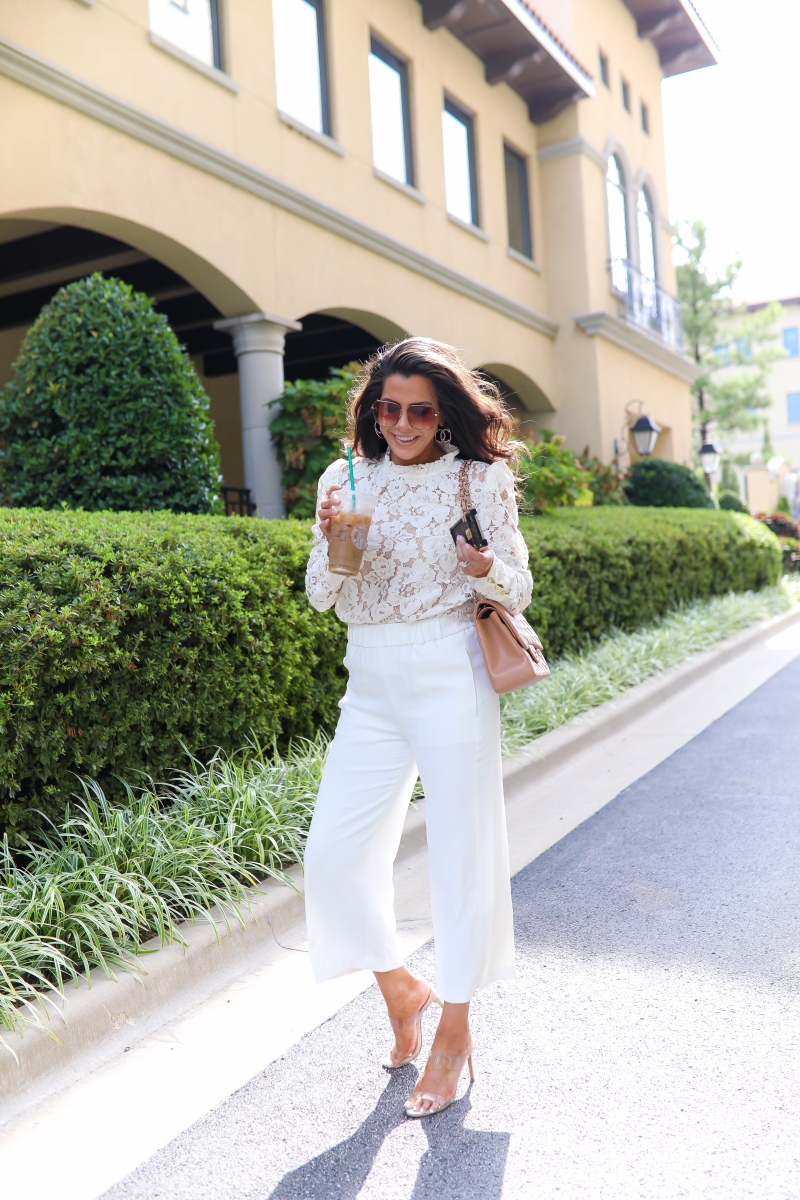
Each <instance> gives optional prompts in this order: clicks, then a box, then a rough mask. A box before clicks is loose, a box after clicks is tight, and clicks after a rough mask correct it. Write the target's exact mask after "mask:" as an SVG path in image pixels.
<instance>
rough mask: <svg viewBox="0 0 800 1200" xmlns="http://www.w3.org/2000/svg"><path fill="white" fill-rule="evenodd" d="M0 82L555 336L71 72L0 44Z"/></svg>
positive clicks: (493, 296) (541, 321)
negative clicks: (33, 92)
mask: <svg viewBox="0 0 800 1200" xmlns="http://www.w3.org/2000/svg"><path fill="white" fill-rule="evenodd" d="M0 74H3V75H6V76H8V77H9V78H10V79H14V80H16V81H17V82H18V83H22V84H25V85H26V86H27V87H30V88H33V89H34V90H36V91H38V92H41V93H42V94H43V95H45V96H49V97H51V98H52V99H54V100H58V101H60V102H61V103H62V104H66V105H69V107H70V108H74V109H77V110H78V111H79V112H82V113H85V114H86V115H87V116H90V117H93V118H94V119H95V120H97V121H102V122H103V124H105V125H110V126H111V127H112V128H114V129H117V130H119V131H120V132H122V133H125V134H127V135H128V136H129V137H133V138H136V139H137V140H138V141H140V142H144V143H145V144H147V145H149V146H153V147H154V148H155V149H157V150H161V151H163V152H164V153H165V154H169V155H171V156H172V157H173V158H177V159H179V160H180V161H181V162H185V163H188V164H189V165H190V166H193V167H196V168H197V169H198V170H201V171H204V172H206V174H209V175H213V176H215V177H216V178H217V179H222V180H224V181H225V182H226V183H230V184H232V185H233V186H234V187H238V188H241V189H242V190H243V191H246V192H250V193H251V194H252V195H254V196H258V197H260V198H261V199H262V200H267V201H269V203H271V204H275V205H276V206H277V207H279V208H282V209H284V210H285V211H286V212H290V213H293V214H294V215H295V216H298V217H302V218H303V219H304V220H306V221H310V222H311V223H312V224H314V225H317V226H318V227H320V228H321V229H326V230H328V231H329V232H330V233H334V234H337V235H338V236H339V237H343V238H346V239H347V240H348V241H350V242H353V243H354V244H355V245H357V246H361V247H362V248H364V249H366V250H370V251H372V253H374V254H379V255H380V256H381V257H383V258H385V259H388V260H389V261H390V262H394V263H397V264H399V265H400V266H402V267H405V268H406V269H407V270H409V271H414V272H415V273H416V274H418V275H422V276H424V277H425V278H426V279H430V280H431V281H432V282H434V283H438V284H440V285H441V286H442V287H445V288H448V289H449V290H450V291H453V292H458V293H459V294H460V295H462V296H466V297H467V299H469V300H474V301H475V302H476V303H477V304H481V305H483V306H484V307H485V308H491V309H494V311H495V312H499V313H501V314H502V315H503V316H505V317H508V318H510V319H511V320H512V321H517V322H519V323H520V324H521V325H526V326H527V327H528V328H529V329H535V330H536V332H537V333H541V334H543V335H544V336H545V337H549V338H554V337H555V335H556V333H557V332H558V325H557V323H556V322H555V321H551V320H550V318H549V317H545V316H544V315H543V314H542V313H538V312H536V311H535V309H532V308H528V307H527V305H525V304H520V303H519V302H518V301H516V300H513V299H512V298H511V297H510V296H505V295H503V293H502V292H497V291H495V290H494V289H493V288H489V287H486V286H485V284H482V283H480V282H479V281H478V280H476V279H472V278H471V277H470V276H468V275H462V273H461V272H460V271H456V270H454V269H453V268H452V267H448V266H446V265H445V264H444V263H442V262H439V261H438V260H437V259H435V258H431V257H429V256H428V255H427V254H423V253H421V252H420V251H419V250H415V249H414V248H413V247H412V246H407V245H406V244H405V243H403V242H401V241H398V240H397V239H396V238H393V237H391V236H390V235H389V234H386V233H383V232H382V231H381V230H379V229H375V228H374V227H373V226H371V225H367V224H366V223H365V222H363V221H359V220H358V219H357V218H356V217H351V216H350V215H349V214H348V213H344V212H342V211H341V210H340V209H337V208H334V207H333V206H332V205H329V204H326V203H325V202H324V201H322V200H318V199H316V197H314V196H310V195H308V193H306V192H303V191H300V189H299V188H295V187H293V186H292V185H291V184H289V183H285V182H284V181H283V180H282V179H277V178H276V177H275V176H274V175H270V174H268V173H267V172H266V171H262V170H260V169H259V168H258V167H255V166H253V165H252V164H250V163H248V162H245V161H244V160H243V159H240V158H237V157H236V156H235V155H233V154H229V153H228V152H227V151H225V150H221V149H220V148H219V147H217V146H214V145H212V144H211V143H210V142H206V141H203V139H202V138H198V137H195V136H194V134H191V133H187V132H186V131H185V130H183V129H179V128H178V127H177V126H175V125H172V124H171V123H170V122H169V121H165V120H163V119H162V118H161V117H157V116H154V115H153V114H152V113H149V112H147V111H146V110H145V109H142V108H139V107H138V105H135V104H131V103H130V102H129V101H127V100H123V99H121V98H120V97H118V96H115V95H113V93H111V92H107V91H105V90H104V89H103V88H100V87H97V86H96V85H95V84H93V83H89V82H88V81H87V80H85V79H82V78H81V77H80V76H78V75H74V74H73V73H72V72H71V71H67V70H65V68H63V67H60V66H58V65H57V64H56V63H52V62H49V61H48V60H47V59H44V58H41V57H40V56H39V55H38V54H34V53H33V52H32V51H31V50H27V49H25V48H24V47H22V46H18V45H16V44H15V43H14V42H11V41H9V40H8V39H7V38H3V37H0Z"/></svg>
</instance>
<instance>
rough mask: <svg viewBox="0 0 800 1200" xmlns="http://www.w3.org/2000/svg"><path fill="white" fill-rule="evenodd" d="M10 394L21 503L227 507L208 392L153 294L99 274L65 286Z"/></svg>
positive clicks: (30, 344)
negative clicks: (222, 496)
mask: <svg viewBox="0 0 800 1200" xmlns="http://www.w3.org/2000/svg"><path fill="white" fill-rule="evenodd" d="M13 370H14V377H13V379H12V380H11V382H10V383H8V384H6V386H5V388H3V390H2V392H0V494H2V500H3V501H4V502H5V503H6V504H8V505H10V506H11V507H14V508H17V507H27V508H34V507H41V508H61V507H63V508H70V509H75V508H83V509H89V510H98V509H116V510H125V509H128V510H134V511H142V510H145V509H172V510H174V511H175V512H188V513H207V512H213V511H216V510H217V509H218V507H219V504H220V501H219V496H218V487H219V482H220V478H221V477H220V469H219V447H218V446H217V443H216V441H215V439H214V433H213V423H212V421H211V418H210V417H209V413H208V397H207V395H206V393H205V392H204V391H203V389H202V387H201V386H200V382H199V380H198V378H197V375H196V373H195V370H194V367H193V366H192V363H191V361H190V359H189V358H188V356H187V355H186V353H185V352H184V350H183V348H182V347H181V345H180V343H179V342H178V339H177V338H176V337H175V334H174V333H173V332H172V330H171V329H170V328H169V325H168V324H167V320H166V317H164V316H162V315H160V314H158V313H156V312H155V311H154V310H153V307H152V305H151V303H150V301H149V300H148V298H147V296H144V295H142V294H141V293H138V292H134V291H133V290H132V289H131V288H130V287H129V286H128V285H127V284H126V283H121V282H120V281H119V280H117V279H104V278H103V276H102V275H100V274H95V275H92V276H90V277H88V278H87V279H81V280H79V281H77V282H76V283H71V284H69V285H68V286H67V287H63V288H61V290H60V291H58V292H57V293H56V295H55V296H54V297H53V299H52V300H51V301H50V302H49V304H46V305H45V306H44V308H43V309H42V311H41V312H40V314H39V316H38V317H37V319H36V321H35V322H34V324H33V325H32V326H31V328H30V329H29V330H28V333H27V334H26V336H25V339H24V341H23V343H22V346H21V348H20V352H19V356H18V358H17V360H16V362H15V363H14V368H13Z"/></svg>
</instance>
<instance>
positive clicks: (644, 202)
mask: <svg viewBox="0 0 800 1200" xmlns="http://www.w3.org/2000/svg"><path fill="white" fill-rule="evenodd" d="M638 228H639V270H640V271H641V272H642V274H643V275H646V276H647V278H648V279H653V280H654V279H655V278H656V227H655V221H654V220H653V205H652V202H651V200H650V196H649V195H648V192H647V188H640V189H639V208H638Z"/></svg>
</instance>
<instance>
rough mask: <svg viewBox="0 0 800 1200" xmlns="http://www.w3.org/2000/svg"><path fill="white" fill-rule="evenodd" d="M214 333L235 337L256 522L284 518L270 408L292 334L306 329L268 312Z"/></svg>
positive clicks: (218, 325)
mask: <svg viewBox="0 0 800 1200" xmlns="http://www.w3.org/2000/svg"><path fill="white" fill-rule="evenodd" d="M214 328H215V329H221V330H223V331H224V332H225V333H229V334H230V335H231V337H232V338H233V352H234V354H235V355H236V358H237V361H238V366H239V408H240V411H241V418H242V451H243V457H244V483H245V487H248V488H249V489H250V498H251V500H253V502H254V503H255V505H256V516H258V517H282V516H283V515H284V512H283V495H282V489H281V468H280V464H279V462H278V459H277V456H276V454H275V447H274V446H273V445H272V440H271V438H270V435H269V426H270V422H271V421H272V418H273V417H274V416H276V415H277V412H278V410H277V408H270V407H269V402H270V400H275V399H276V398H277V397H278V396H280V394H281V392H282V391H283V348H284V344H285V341H286V332H287V330H289V329H302V325H301V324H300V322H299V321H289V320H287V319H286V318H285V317H274V316H272V315H271V314H270V313H262V312H256V313H247V315H246V316H243V317H228V318H226V319H225V320H224V321H215V322H214Z"/></svg>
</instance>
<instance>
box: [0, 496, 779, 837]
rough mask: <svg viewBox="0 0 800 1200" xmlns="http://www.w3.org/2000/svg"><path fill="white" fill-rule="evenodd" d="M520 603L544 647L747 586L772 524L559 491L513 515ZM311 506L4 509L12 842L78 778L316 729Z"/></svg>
mask: <svg viewBox="0 0 800 1200" xmlns="http://www.w3.org/2000/svg"><path fill="white" fill-rule="evenodd" d="M522 528H523V531H524V534H525V537H526V539H527V542H528V545H529V547H530V550H531V569H532V571H533V577H534V581H535V586H534V597H533V603H532V604H531V606H530V608H529V609H528V613H527V615H528V617H529V618H530V620H531V621H532V623H533V624H534V625H535V627H536V629H537V630H538V632H539V633H540V634H541V636H542V638H543V641H544V643H545V646H546V649H547V651H548V653H549V654H551V655H554V656H555V655H560V654H562V653H564V652H565V651H568V650H575V649H578V648H579V647H580V646H581V645H583V644H585V643H587V642H589V641H591V640H593V639H595V638H597V637H599V636H600V635H602V634H604V633H607V632H608V631H609V630H610V629H612V628H613V627H615V626H616V627H619V628H622V629H635V628H637V627H638V626H640V625H642V624H644V623H646V622H648V621H650V620H652V619H653V618H655V617H658V616H660V615H662V614H663V613H664V612H666V611H667V610H668V609H669V608H671V607H673V606H674V605H675V604H677V603H678V602H680V601H683V600H693V599H698V598H702V597H707V596H712V595H717V594H722V593H727V592H730V591H735V592H741V591H747V590H750V589H758V588H760V587H763V586H765V585H767V584H772V583H775V582H776V581H777V579H778V577H779V575H780V569H781V554H780V548H779V545H778V540H777V538H775V536H774V535H773V534H772V533H770V531H769V530H768V529H767V528H766V527H765V526H764V525H762V524H760V523H759V522H757V521H753V520H751V518H749V517H746V516H742V515H740V514H739V513H725V512H716V511H707V510H700V509H695V510H680V509H663V508H661V509H644V508H639V509H634V508H628V507H625V508H614V507H603V508H600V509H563V510H561V511H558V512H556V513H555V514H553V515H552V516H542V517H535V518H532V519H525V520H523V522H522ZM309 541H310V535H309V527H308V524H307V523H305V522H303V523H300V522H299V521H291V520H290V521H254V520H248V519H242V518H238V517H203V516H186V515H177V514H172V513H164V512H161V513H82V512H43V511H41V510H37V509H28V510H25V509H0V827H4V828H6V829H7V830H8V832H9V835H10V837H11V839H12V841H14V842H19V840H20V839H21V838H22V837H24V835H25V834H26V833H27V832H29V831H31V830H33V829H35V828H36V826H37V824H40V823H41V820H42V816H41V815H40V814H44V815H45V816H49V817H60V816H61V814H62V812H63V806H64V802H65V801H66V800H67V799H68V797H69V796H70V795H71V794H73V793H74V792H75V790H76V788H77V780H76V775H84V776H90V777H93V778H95V779H97V780H99V782H100V783H101V785H102V786H103V788H104V789H105V790H106V792H107V794H108V795H109V796H111V797H112V798H113V797H115V796H116V797H121V796H122V795H123V789H122V787H121V785H120V783H119V779H118V778H117V777H118V776H121V777H123V778H125V779H127V780H128V781H129V782H133V783H135V782H136V772H137V771H145V772H147V773H149V774H151V775H152V776H154V777H155V778H156V779H159V778H161V779H163V778H164V776H165V774H167V773H168V772H169V770H170V769H171V768H175V767H179V766H181V765H182V763H183V762H184V754H183V749H182V745H186V746H187V747H188V748H189V749H190V750H191V751H193V752H201V753H202V752H203V750H204V749H206V748H212V747H216V746H221V747H223V748H224V749H236V748H238V747H240V746H241V745H242V744H243V743H244V741H245V740H246V738H247V736H248V734H249V733H250V732H251V731H253V732H255V733H256V735H257V736H258V737H259V738H260V739H263V740H265V741H267V742H269V741H271V740H272V739H276V740H277V741H278V742H279V743H285V742H286V741H287V740H288V739H289V738H290V737H292V736H301V737H302V736H310V735H313V733H314V732H315V731H316V730H317V728H319V727H320V726H321V727H323V728H327V729H331V728H332V727H333V725H334V724H335V721H336V716H337V708H336V705H337V701H338V699H339V697H340V696H341V694H342V692H343V690H344V682H345V672H344V668H343V667H342V658H343V656H344V648H345V640H346V631H345V627H344V626H343V625H342V624H341V623H340V622H339V621H338V620H337V618H336V616H335V614H334V613H333V612H327V613H317V612H315V611H314V610H313V609H312V608H311V606H310V605H309V604H308V602H307V600H306V598H305V593H304V589H303V583H304V575H305V566H306V559H307V555H308V548H309Z"/></svg>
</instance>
